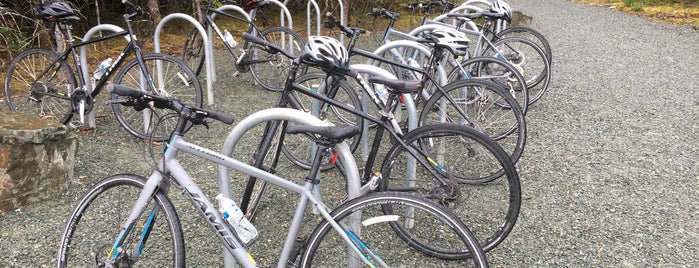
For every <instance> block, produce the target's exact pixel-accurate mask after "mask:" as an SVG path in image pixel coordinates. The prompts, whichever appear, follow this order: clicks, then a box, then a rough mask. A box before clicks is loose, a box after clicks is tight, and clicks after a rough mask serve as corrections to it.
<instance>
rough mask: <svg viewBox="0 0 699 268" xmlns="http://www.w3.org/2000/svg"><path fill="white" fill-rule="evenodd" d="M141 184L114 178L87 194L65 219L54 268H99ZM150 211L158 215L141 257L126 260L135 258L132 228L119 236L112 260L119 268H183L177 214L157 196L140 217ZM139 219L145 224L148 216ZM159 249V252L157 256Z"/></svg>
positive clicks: (135, 232) (128, 177) (142, 180)
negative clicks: (137, 267) (122, 266)
mask: <svg viewBox="0 0 699 268" xmlns="http://www.w3.org/2000/svg"><path fill="white" fill-rule="evenodd" d="M145 183H146V179H145V178H144V177H141V176H138V175H133V174H119V175H113V176H110V177H107V178H105V179H103V180H101V181H99V182H98V183H96V184H95V185H93V186H92V187H91V188H90V189H89V190H87V192H85V194H84V195H83V197H82V198H81V199H80V201H78V204H77V205H76V206H75V208H73V211H72V212H71V214H70V216H69V217H68V221H67V222H68V224H67V225H66V229H65V230H64V231H63V234H62V236H61V242H60V245H59V248H58V255H57V261H56V262H57V266H58V267H85V266H91V267H99V265H98V264H99V262H100V261H105V260H106V257H107V256H106V255H108V251H109V250H110V249H111V248H112V247H113V246H114V242H115V241H116V240H117V238H118V237H119V236H120V232H121V231H122V230H123V228H122V227H121V226H122V225H123V224H124V222H125V220H126V218H127V217H128V216H129V213H130V212H131V206H132V205H133V204H135V202H136V200H137V199H138V196H139V194H140V193H141V191H142V190H143V187H144V185H145ZM117 205H125V206H127V207H118V206H117ZM155 207H158V208H159V209H158V211H159V212H160V213H158V214H157V216H156V217H155V221H154V222H152V224H154V225H152V226H154V227H153V228H152V229H151V231H150V232H149V233H148V234H147V239H148V240H147V243H146V246H145V248H143V250H142V252H141V255H140V256H138V257H137V259H125V258H126V257H129V256H131V257H133V256H135V255H134V254H135V252H136V251H137V250H139V249H138V246H139V245H138V242H139V240H140V236H141V230H140V229H141V228H138V227H134V228H135V229H137V230H133V231H132V232H131V233H130V234H124V236H123V240H122V241H123V243H122V247H121V249H122V250H123V252H121V254H120V256H119V257H118V258H117V260H118V261H119V262H120V263H119V264H125V263H124V262H127V263H128V264H129V265H133V264H134V263H136V264H138V265H140V266H143V267H184V262H185V251H184V238H183V236H182V227H181V225H180V220H179V217H178V216H177V212H176V211H175V208H174V207H173V205H172V203H171V202H170V200H169V199H168V198H167V196H166V195H165V194H164V193H163V192H162V191H158V192H156V193H155V194H154V195H153V196H152V199H151V200H150V201H149V203H148V205H147V207H146V210H145V211H152V210H150V209H152V208H155ZM149 208H150V209H149ZM143 214H144V215H141V216H140V218H139V219H140V220H139V221H137V222H138V223H146V218H148V216H149V215H148V214H149V213H147V212H146V213H143ZM130 243H133V244H130ZM164 248H165V250H164V252H157V250H162V249H164ZM167 248H170V249H171V251H170V250H168V249H167ZM102 264H104V263H102Z"/></svg>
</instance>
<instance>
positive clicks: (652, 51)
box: [0, 0, 699, 267]
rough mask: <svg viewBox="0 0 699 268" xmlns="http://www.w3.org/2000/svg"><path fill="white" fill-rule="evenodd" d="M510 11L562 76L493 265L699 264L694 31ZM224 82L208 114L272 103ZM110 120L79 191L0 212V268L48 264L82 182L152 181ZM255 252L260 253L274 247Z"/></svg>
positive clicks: (137, 148)
mask: <svg viewBox="0 0 699 268" xmlns="http://www.w3.org/2000/svg"><path fill="white" fill-rule="evenodd" d="M512 6H513V7H514V8H515V9H518V10H521V11H523V12H524V13H525V14H527V15H531V16H533V17H534V19H533V22H532V26H533V27H534V28H536V29H538V30H540V31H541V32H542V33H543V34H545V35H546V37H547V38H548V39H549V42H550V43H551V47H552V50H553V54H554V59H553V71H554V74H553V75H554V76H553V80H552V83H551V86H550V88H549V92H548V93H547V94H546V95H545V96H544V98H543V99H542V100H541V101H539V102H538V103H537V104H536V105H535V106H533V107H532V108H531V109H530V111H529V113H528V115H527V120H528V122H527V123H528V126H529V127H528V130H529V133H528V134H529V136H528V142H527V147H526V148H525V153H524V155H523V157H522V159H521V160H520V162H519V164H518V168H519V171H520V176H521V178H522V187H523V189H522V192H523V196H524V202H523V205H522V213H521V215H520V217H519V220H518V223H517V226H516V227H515V229H514V230H513V232H512V233H511V234H510V236H509V237H508V238H507V239H506V240H505V241H504V242H503V243H502V244H501V245H500V246H499V247H498V248H496V249H495V250H494V251H493V252H491V253H490V254H489V255H488V257H489V261H490V263H491V264H492V266H494V267H497V266H503V267H522V266H524V267H541V266H553V267H560V266H572V267H589V266H593V267H599V266H614V267H619V266H623V267H647V266H653V267H658V266H664V267H693V266H696V265H698V264H699V255H697V252H699V242H697V241H699V213H698V212H697V211H699V200H698V199H697V198H696V196H699V183H698V182H697V181H699V180H698V179H699V161H698V160H699V84H698V83H697V81H699V72H698V71H699V68H697V67H696V63H698V62H699V48H697V44H699V32H697V31H695V30H692V29H691V28H690V27H687V26H674V25H667V24H663V23H658V22H652V21H649V20H646V19H643V18H639V17H636V16H632V15H627V14H623V13H620V12H616V11H614V10H611V9H608V8H604V7H589V6H585V5H582V4H577V3H572V2H568V1H563V0H519V1H516V2H514V3H512ZM219 58H220V57H219ZM219 65H220V64H219ZM219 77H220V78H221V80H220V81H219V82H218V83H217V84H216V99H217V103H216V105H214V106H213V107H212V108H214V109H219V110H222V111H225V112H228V113H230V114H232V115H234V116H235V117H236V118H238V120H240V119H242V118H243V117H244V116H246V115H247V114H250V113H252V112H253V111H255V110H257V109H259V108H260V107H259V106H255V105H251V104H252V103H257V104H258V105H262V106H264V105H266V104H271V103H272V102H273V97H272V96H271V95H269V94H267V93H265V92H264V91H262V90H259V89H251V88H252V82H251V79H250V76H249V75H247V74H241V76H239V77H237V78H231V77H228V76H225V75H221V74H219ZM263 108H264V107H263ZM104 114H105V115H107V116H106V117H105V118H100V119H99V120H98V128H97V129H96V130H94V131H90V132H86V133H81V137H82V138H81V145H80V146H81V147H80V149H81V151H80V152H79V155H78V158H79V163H78V166H77V167H76V175H77V176H78V178H77V179H76V180H75V182H74V183H73V184H74V185H73V186H72V187H71V190H69V191H67V192H66V193H65V194H64V195H62V196H61V197H60V198H58V199H56V200H53V201H47V202H41V203H37V204H32V205H28V206H25V207H22V208H21V209H19V210H17V211H12V212H4V213H0V267H47V266H51V265H52V262H53V260H54V258H55V249H56V246H57V244H58V242H57V241H58V237H59V235H60V233H61V231H62V229H63V228H64V224H65V223H64V220H65V218H66V216H67V215H68V213H69V212H70V210H71V208H72V206H73V204H74V203H75V201H76V200H77V198H79V196H80V195H81V194H82V192H83V191H84V190H85V189H86V187H88V186H89V185H91V184H92V183H94V182H95V181H96V180H98V179H99V178H102V177H105V176H107V175H109V174H115V173H121V172H134V173H137V174H143V175H147V170H148V166H147V165H145V164H144V161H143V158H142V157H141V156H140V155H141V154H140V152H141V151H142V150H141V144H140V143H139V142H138V141H136V140H134V139H133V138H131V137H129V136H127V134H126V133H125V132H124V131H122V130H121V129H120V128H119V126H118V125H117V123H116V122H115V120H113V119H112V118H111V117H110V116H111V115H110V114H109V113H107V112H104ZM229 129H230V127H229V126H223V125H222V124H215V125H212V127H211V129H210V130H208V131H207V130H205V129H198V130H195V131H193V133H192V135H191V136H190V137H191V139H192V140H194V141H200V142H203V143H205V144H212V146H216V147H214V148H218V145H217V144H221V143H222V140H223V138H225V135H226V133H227V132H228V130H229ZM187 165H188V166H191V167H192V171H193V172H197V174H196V175H195V176H196V177H197V182H198V183H201V184H202V185H203V186H204V187H206V188H207V189H206V190H207V191H210V192H213V191H216V188H215V187H216V186H215V184H214V183H215V181H216V173H215V167H214V166H213V165H210V164H201V163H198V162H195V161H191V162H188V164H187ZM324 185H327V184H324ZM172 196H173V199H175V202H176V203H177V202H179V201H181V200H182V198H181V196H180V195H177V194H174V195H172ZM280 198H282V197H280ZM179 203H182V202H179ZM291 209H292V210H293V208H291ZM178 212H179V214H180V216H181V217H182V218H183V221H184V223H183V225H184V228H185V232H186V235H187V238H186V239H187V246H188V247H189V248H188V249H187V254H188V260H189V263H190V265H192V266H196V267H212V266H213V267H215V266H220V258H219V256H220V253H221V249H220V247H219V246H213V247H212V246H210V245H217V242H216V241H213V240H211V239H210V230H209V229H207V228H198V227H200V226H201V222H199V221H196V220H192V217H190V216H185V214H189V215H194V214H193V213H194V211H193V210H192V209H191V206H189V205H188V204H184V205H180V208H178ZM286 212H287V211H280V213H286ZM279 217H280V218H282V217H283V216H279ZM207 239H208V240H207ZM260 244H261V245H260ZM256 246H259V248H256V249H255V251H254V252H253V254H255V252H257V254H256V256H258V258H264V256H265V254H262V253H259V252H266V251H265V250H266V247H269V248H273V247H274V245H266V244H265V243H260V242H258V243H257V244H256Z"/></svg>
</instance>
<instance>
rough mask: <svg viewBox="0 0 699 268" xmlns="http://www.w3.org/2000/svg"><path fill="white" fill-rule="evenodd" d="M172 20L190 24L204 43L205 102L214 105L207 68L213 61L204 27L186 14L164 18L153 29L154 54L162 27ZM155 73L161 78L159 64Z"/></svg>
mask: <svg viewBox="0 0 699 268" xmlns="http://www.w3.org/2000/svg"><path fill="white" fill-rule="evenodd" d="M173 19H183V20H186V21H188V22H190V23H191V24H192V25H194V27H196V28H197V30H198V31H199V34H200V35H201V39H202V40H203V42H204V58H205V59H206V60H205V62H206V92H207V98H208V99H207V100H208V103H209V105H212V104H214V81H213V80H214V77H213V75H212V69H211V68H209V67H210V66H212V65H213V64H212V63H211V60H212V59H213V51H212V50H211V49H210V46H209V39H207V38H206V31H204V27H202V26H201V23H199V22H198V21H197V20H195V19H194V18H192V16H190V15H187V14H182V13H173V14H170V15H167V16H165V17H164V18H163V19H162V20H161V21H160V23H158V26H156V27H155V34H154V36H153V46H154V47H155V53H160V33H161V32H162V30H163V27H164V25H165V23H167V22H168V21H171V20H173ZM156 69H157V71H156V73H157V74H158V77H160V76H162V71H161V70H162V65H161V64H160V62H157V63H156ZM193 79H196V77H193ZM159 81H162V78H160V79H159Z"/></svg>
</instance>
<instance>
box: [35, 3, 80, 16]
mask: <svg viewBox="0 0 699 268" xmlns="http://www.w3.org/2000/svg"><path fill="white" fill-rule="evenodd" d="M70 16H75V13H74V12H73V9H72V8H71V7H70V6H69V5H68V4H67V3H65V2H61V1H52V2H46V3H43V4H41V6H39V12H38V13H37V17H38V18H40V19H45V20H50V19H56V18H63V17H70Z"/></svg>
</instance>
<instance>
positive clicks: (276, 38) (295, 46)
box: [247, 26, 305, 91]
mask: <svg viewBox="0 0 699 268" xmlns="http://www.w3.org/2000/svg"><path fill="white" fill-rule="evenodd" d="M260 36H261V37H262V38H263V39H264V40H266V41H268V42H270V43H272V44H275V45H277V46H279V47H281V48H283V49H285V50H286V51H287V52H289V53H291V54H292V55H294V56H299V55H301V53H302V51H303V46H304V44H305V42H304V39H303V38H302V37H301V36H300V35H299V34H298V33H296V32H295V31H294V30H292V29H289V28H287V27H281V26H275V27H270V28H267V29H265V30H263V31H262V32H261V33H260ZM289 37H290V38H292V39H291V40H293V42H290V43H286V41H288V40H289V39H288V38H289ZM247 57H249V61H248V64H249V65H250V73H251V74H252V77H253V78H254V79H255V82H257V83H258V84H259V85H260V86H262V87H263V88H264V89H267V90H269V91H282V90H283V89H284V82H285V81H286V77H287V76H288V73H289V70H290V68H291V62H292V61H293V60H294V59H290V58H287V57H286V56H285V55H284V54H282V53H278V52H277V53H271V52H267V51H265V50H264V49H262V47H260V46H259V45H251V46H250V47H249V49H248V55H247Z"/></svg>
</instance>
